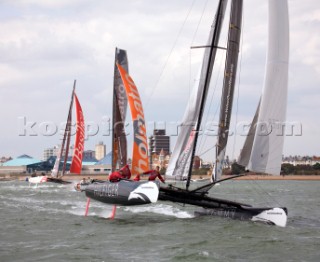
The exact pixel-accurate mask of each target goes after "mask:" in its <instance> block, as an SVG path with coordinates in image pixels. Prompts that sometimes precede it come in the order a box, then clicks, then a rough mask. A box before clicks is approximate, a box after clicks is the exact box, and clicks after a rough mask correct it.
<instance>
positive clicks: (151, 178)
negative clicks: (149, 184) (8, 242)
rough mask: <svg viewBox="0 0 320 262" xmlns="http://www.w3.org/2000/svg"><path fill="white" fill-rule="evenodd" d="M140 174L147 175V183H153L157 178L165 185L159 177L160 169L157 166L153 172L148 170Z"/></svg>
mask: <svg viewBox="0 0 320 262" xmlns="http://www.w3.org/2000/svg"><path fill="white" fill-rule="evenodd" d="M142 174H144V175H149V178H148V180H149V181H154V180H156V178H159V179H160V181H161V182H162V183H165V181H164V178H163V177H162V176H161V175H160V167H159V166H156V169H155V170H149V171H146V172H144V173H142Z"/></svg>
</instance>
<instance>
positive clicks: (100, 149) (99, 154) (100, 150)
mask: <svg viewBox="0 0 320 262" xmlns="http://www.w3.org/2000/svg"><path fill="white" fill-rule="evenodd" d="M105 156H106V145H105V144H103V142H99V144H97V145H96V150H95V157H96V159H97V160H101V159H103V158H104V157H105Z"/></svg>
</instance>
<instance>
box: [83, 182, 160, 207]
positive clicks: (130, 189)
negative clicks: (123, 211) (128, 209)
mask: <svg viewBox="0 0 320 262" xmlns="http://www.w3.org/2000/svg"><path fill="white" fill-rule="evenodd" d="M84 191H85V192H86V196H87V197H89V198H91V199H94V200H97V201H99V202H102V203H105V204H113V205H122V206H133V205H145V204H150V203H155V202H156V201H157V200H158V195H159V183H155V182H145V181H144V182H137V181H131V180H121V181H120V182H115V183H112V182H109V181H107V182H103V183H101V182H94V183H92V184H90V185H88V186H86V187H85V189H84Z"/></svg>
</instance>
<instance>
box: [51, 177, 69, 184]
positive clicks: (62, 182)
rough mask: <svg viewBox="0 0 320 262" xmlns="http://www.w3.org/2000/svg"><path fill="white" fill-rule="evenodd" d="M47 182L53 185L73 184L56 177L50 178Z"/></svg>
mask: <svg viewBox="0 0 320 262" xmlns="http://www.w3.org/2000/svg"><path fill="white" fill-rule="evenodd" d="M47 182H51V183H57V184H63V185H66V184H71V183H72V182H70V181H66V180H62V179H61V178H54V177H48V178H47Z"/></svg>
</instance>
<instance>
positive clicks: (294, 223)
mask: <svg viewBox="0 0 320 262" xmlns="http://www.w3.org/2000/svg"><path fill="white" fill-rule="evenodd" d="M194 183H197V182H194ZM211 195H213V196H216V197H220V198H221V197H223V198H227V199H230V200H237V201H242V202H245V203H249V204H254V205H263V206H264V205H266V203H267V204H268V203H270V204H272V203H273V204H279V205H281V206H286V207H287V208H288V211H289V218H288V224H287V227H285V228H281V227H277V226H270V225H265V224H261V223H254V222H250V221H237V220H231V219H223V218H219V217H195V216H194V214H193V212H194V210H195V209H196V208H195V207H192V206H188V207H183V206H180V205H177V204H172V203H170V202H158V203H156V204H152V205H147V206H136V207H118V208H117V214H116V218H115V219H114V220H110V219H108V216H109V215H110V212H111V210H112V206H109V205H105V204H102V203H99V202H95V201H91V206H90V209H89V215H88V216H87V217H84V212H85V206H86V197H85V194H84V193H79V192H76V191H75V190H74V189H73V185H58V184H53V183H46V184H41V185H39V186H38V187H35V186H31V187H29V185H28V183H27V182H24V181H11V182H0V221H1V230H0V261H1V262H4V261H21V262H22V261H23V262H27V261H143V262H146V261H259V262H260V261H316V262H318V261H320V181H226V182H224V183H222V184H221V185H219V186H217V187H215V188H214V189H212V193H211Z"/></svg>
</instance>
